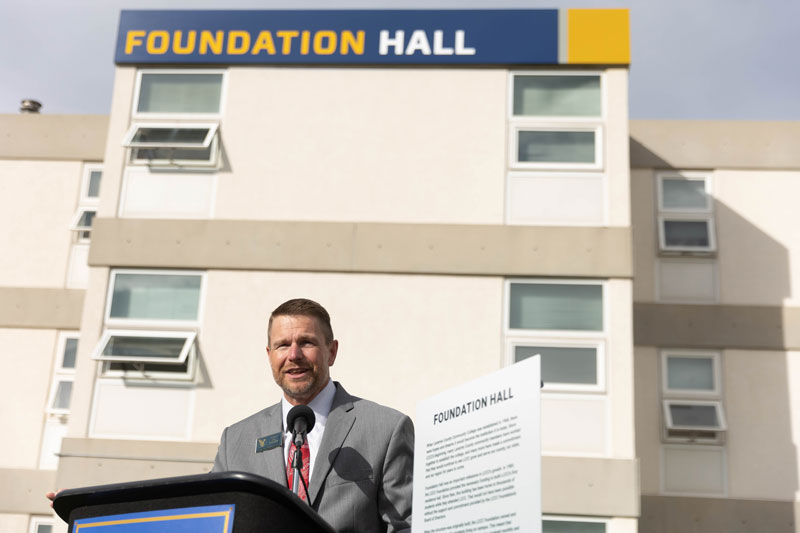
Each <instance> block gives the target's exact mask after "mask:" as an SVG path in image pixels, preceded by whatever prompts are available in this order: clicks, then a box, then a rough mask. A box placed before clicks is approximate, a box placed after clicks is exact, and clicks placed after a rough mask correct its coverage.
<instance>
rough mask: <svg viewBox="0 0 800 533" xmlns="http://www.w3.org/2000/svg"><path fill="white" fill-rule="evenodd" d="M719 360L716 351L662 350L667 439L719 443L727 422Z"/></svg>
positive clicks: (662, 383)
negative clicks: (723, 405)
mask: <svg viewBox="0 0 800 533" xmlns="http://www.w3.org/2000/svg"><path fill="white" fill-rule="evenodd" d="M719 360H720V357H719V354H718V353H716V352H706V351H686V350H664V351H662V353H661V363H662V367H661V368H662V372H661V374H662V378H661V385H662V397H663V399H662V407H663V415H664V435H665V439H666V440H667V441H668V442H699V443H704V442H705V443H718V442H720V440H721V438H722V432H724V431H725V430H726V429H727V425H726V422H725V413H724V410H723V407H722V401H721V396H722V391H721V384H720V370H719V366H720V363H719Z"/></svg>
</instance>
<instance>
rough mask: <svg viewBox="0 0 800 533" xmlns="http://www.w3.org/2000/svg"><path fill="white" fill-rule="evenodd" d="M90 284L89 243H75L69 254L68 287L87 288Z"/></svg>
mask: <svg viewBox="0 0 800 533" xmlns="http://www.w3.org/2000/svg"><path fill="white" fill-rule="evenodd" d="M88 286H89V245H88V244H85V243H82V244H73V245H72V249H71V250H70V254H69V271H68V273H67V288H69V289H86V288H87V287H88Z"/></svg>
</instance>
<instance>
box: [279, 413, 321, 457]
mask: <svg viewBox="0 0 800 533" xmlns="http://www.w3.org/2000/svg"><path fill="white" fill-rule="evenodd" d="M316 420H317V417H316V416H314V411H313V410H312V409H311V408H310V407H309V406H307V405H295V406H294V407H292V408H291V409H289V414H288V415H287V416H286V425H287V426H289V429H291V430H292V440H293V441H294V443H295V445H296V446H298V447H300V446H302V445H303V442H305V440H306V435H307V434H308V432H309V431H311V430H312V429H313V428H314V423H315V422H316ZM298 439H299V440H298Z"/></svg>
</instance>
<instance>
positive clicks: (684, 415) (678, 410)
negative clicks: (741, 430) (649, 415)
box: [663, 400, 727, 431]
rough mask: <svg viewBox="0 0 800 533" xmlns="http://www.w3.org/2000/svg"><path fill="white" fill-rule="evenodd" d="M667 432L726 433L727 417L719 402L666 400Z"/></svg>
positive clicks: (665, 417) (664, 402)
mask: <svg viewBox="0 0 800 533" xmlns="http://www.w3.org/2000/svg"><path fill="white" fill-rule="evenodd" d="M663 404H664V419H665V422H666V427H667V430H668V431H670V430H677V431H695V430H696V431H725V430H726V429H727V426H726V424H725V415H724V414H723V412H722V403H721V402H719V401H693V400H664V401H663Z"/></svg>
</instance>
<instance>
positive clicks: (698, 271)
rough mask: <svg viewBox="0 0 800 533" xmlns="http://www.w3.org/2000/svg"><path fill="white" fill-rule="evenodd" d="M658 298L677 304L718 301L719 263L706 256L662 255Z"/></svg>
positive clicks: (658, 265) (659, 262) (658, 270)
mask: <svg viewBox="0 0 800 533" xmlns="http://www.w3.org/2000/svg"><path fill="white" fill-rule="evenodd" d="M656 278H657V280H658V283H657V287H656V288H657V299H658V300H659V301H662V302H673V303H716V302H717V301H718V300H719V296H718V288H717V265H716V262H715V261H714V260H713V259H711V258H709V259H702V258H688V257H676V258H664V257H662V258H659V259H658V264H657V276H656Z"/></svg>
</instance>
